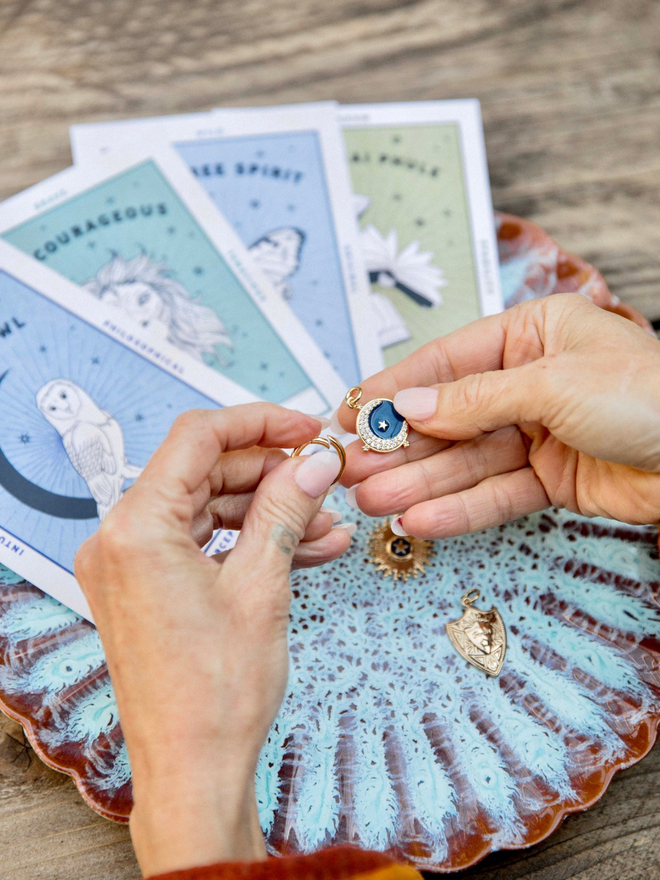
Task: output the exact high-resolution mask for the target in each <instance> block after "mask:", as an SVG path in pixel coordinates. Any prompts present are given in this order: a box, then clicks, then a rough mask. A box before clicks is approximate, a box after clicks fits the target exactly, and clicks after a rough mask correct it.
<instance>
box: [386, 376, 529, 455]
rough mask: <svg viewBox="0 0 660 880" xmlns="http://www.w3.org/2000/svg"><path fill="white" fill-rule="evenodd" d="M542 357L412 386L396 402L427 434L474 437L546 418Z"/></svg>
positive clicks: (449, 438) (411, 420)
mask: <svg viewBox="0 0 660 880" xmlns="http://www.w3.org/2000/svg"><path fill="white" fill-rule="evenodd" d="M542 364H543V361H542V360H538V361H534V362H532V363H529V364H525V365H524V366H522V367H513V368H512V369H509V370H495V371H493V372H489V373H472V374H471V375H469V376H464V377H463V378H462V379H457V380H456V381H455V382H445V383H442V384H440V385H433V386H430V387H428V388H406V389H405V390H403V391H399V393H398V394H396V395H395V397H394V401H393V402H394V406H395V408H396V409H397V411H398V412H400V413H401V415H402V416H403V417H404V418H405V419H406V421H408V422H409V423H410V425H411V427H412V428H415V429H416V430H417V431H419V432H420V433H421V434H427V435H430V436H432V437H442V438H443V439H445V440H469V439H472V438H473V437H478V436H479V435H480V434H483V433H486V432H488V431H496V430H497V429H498V428H505V427H508V426H509V425H520V424H523V423H525V422H536V421H541V420H542V395H541V379H542V375H541V372H542V370H540V369H539V365H542Z"/></svg>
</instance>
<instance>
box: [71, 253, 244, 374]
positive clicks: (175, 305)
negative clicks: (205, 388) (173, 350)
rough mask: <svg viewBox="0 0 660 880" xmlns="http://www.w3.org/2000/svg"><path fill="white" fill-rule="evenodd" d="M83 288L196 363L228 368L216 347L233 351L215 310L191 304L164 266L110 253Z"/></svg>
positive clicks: (143, 256) (185, 291)
mask: <svg viewBox="0 0 660 880" xmlns="http://www.w3.org/2000/svg"><path fill="white" fill-rule="evenodd" d="M84 287H85V289H86V290H88V291H89V292H90V293H92V294H93V295H94V296H96V297H98V298H99V299H102V300H103V301H104V302H107V303H109V304H110V305H113V306H116V307H117V308H120V309H121V310H122V311H123V312H125V313H126V314H127V315H128V316H129V317H130V318H131V319H132V320H133V321H136V322H137V323H138V324H140V326H142V327H150V328H151V330H152V332H155V333H156V335H159V336H161V337H162V338H163V339H166V340H167V341H168V342H170V343H171V344H172V345H175V346H176V347H177V348H179V349H181V350H182V351H185V352H186V353H187V354H190V355H192V356H193V357H194V358H196V359H197V360H200V361H201V360H203V359H204V355H207V356H210V357H212V358H213V359H214V360H216V361H217V362H218V363H219V365H220V366H223V367H226V366H228V361H227V360H226V359H225V358H224V357H223V356H222V354H221V353H219V352H218V350H217V346H219V345H222V346H226V347H227V348H229V349H230V350H233V348H234V344H233V342H232V339H231V337H230V335H229V333H228V332H227V329H226V327H225V325H224V324H223V323H222V321H221V320H220V318H219V317H218V316H217V315H216V313H215V312H214V311H213V309H211V308H209V307H208V306H205V305H203V304H202V303H200V302H198V301H197V300H195V299H194V298H193V297H192V296H191V294H190V293H188V291H187V290H186V288H185V287H184V286H183V284H181V283H180V282H179V281H176V280H175V279H174V278H171V277H170V276H169V275H168V274H167V271H166V267H165V265H164V264H163V263H156V262H154V261H153V260H151V259H150V258H149V257H148V256H147V255H146V254H140V256H139V257H135V258H134V259H132V260H125V259H124V258H123V257H121V256H120V255H119V254H114V256H113V258H112V260H111V261H110V262H109V263H107V264H106V265H105V266H103V267H102V268H101V269H99V271H98V272H97V274H96V277H95V278H92V279H91V280H90V281H88V282H87V283H86V284H85V285H84Z"/></svg>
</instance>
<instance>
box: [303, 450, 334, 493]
mask: <svg viewBox="0 0 660 880" xmlns="http://www.w3.org/2000/svg"><path fill="white" fill-rule="evenodd" d="M339 467H340V465H339V459H338V458H337V455H336V454H335V453H334V452H331V451H330V450H329V449H327V450H326V449H324V450H322V451H321V452H316V453H314V454H313V455H306V456H304V457H303V458H302V461H301V463H300V464H299V465H298V467H297V468H296V471H295V474H294V479H295V481H296V483H297V484H298V486H299V487H300V488H301V489H302V490H303V492H304V493H305V494H306V495H309V497H310V498H318V497H319V495H321V494H322V493H323V492H325V491H326V489H328V488H329V487H330V486H331V485H332V484H333V483H334V482H335V480H336V479H337V474H338V473H339Z"/></svg>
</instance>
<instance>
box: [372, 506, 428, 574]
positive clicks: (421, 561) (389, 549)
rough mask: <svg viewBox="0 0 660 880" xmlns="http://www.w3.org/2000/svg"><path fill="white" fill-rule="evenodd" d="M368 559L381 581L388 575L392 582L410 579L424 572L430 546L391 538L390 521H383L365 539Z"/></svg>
mask: <svg viewBox="0 0 660 880" xmlns="http://www.w3.org/2000/svg"><path fill="white" fill-rule="evenodd" d="M368 542H369V550H370V551H371V552H370V554H369V558H370V559H371V561H372V562H373V563H375V565H376V571H382V572H383V576H384V577H389V576H390V575H392V579H393V580H395V581H396V580H398V579H399V578H403V580H406V581H407V580H408V576H409V575H412V576H413V577H414V578H416V577H417V575H419V574H424V572H425V571H426V563H427V562H428V561H429V557H430V556H432V555H433V552H434V550H433V542H432V541H425V540H424V539H423V538H413V537H406V538H402V537H401V536H400V535H395V534H394V532H393V531H392V529H391V528H390V521H389V520H385V521H384V522H383V524H382V525H380V526H376V528H375V529H374V530H373V532H372V533H371V534H370V535H369V538H368Z"/></svg>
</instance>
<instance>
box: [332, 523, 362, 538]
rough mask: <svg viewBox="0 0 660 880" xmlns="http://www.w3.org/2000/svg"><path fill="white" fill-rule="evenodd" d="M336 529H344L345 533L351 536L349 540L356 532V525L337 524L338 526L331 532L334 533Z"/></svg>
mask: <svg viewBox="0 0 660 880" xmlns="http://www.w3.org/2000/svg"><path fill="white" fill-rule="evenodd" d="M337 529H344V530H345V531H347V532H348V534H349V535H350V536H351V538H352V537H353V535H354V534H355V533H356V532H357V523H352V522H347V523H339V525H338V526H335V527H334V529H333V530H332V531H333V532H336V531H337Z"/></svg>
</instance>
